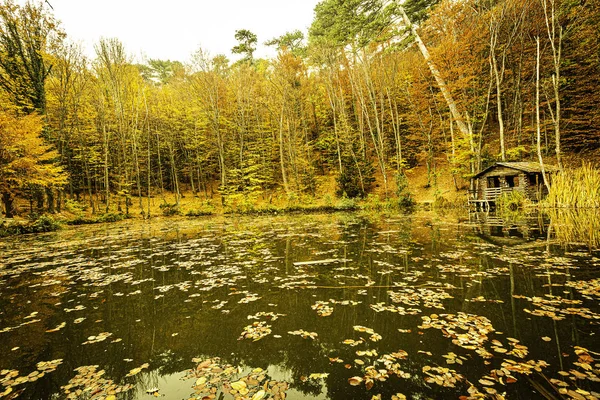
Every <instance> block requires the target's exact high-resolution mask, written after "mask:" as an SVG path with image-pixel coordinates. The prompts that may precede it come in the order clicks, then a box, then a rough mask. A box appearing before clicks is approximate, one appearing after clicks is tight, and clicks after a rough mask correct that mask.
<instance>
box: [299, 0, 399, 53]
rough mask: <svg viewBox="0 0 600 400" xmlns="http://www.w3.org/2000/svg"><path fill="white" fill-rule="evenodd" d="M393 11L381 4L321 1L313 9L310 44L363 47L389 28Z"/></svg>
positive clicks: (375, 0) (369, 0)
mask: <svg viewBox="0 0 600 400" xmlns="http://www.w3.org/2000/svg"><path fill="white" fill-rule="evenodd" d="M394 10H395V5H394V3H393V2H392V3H390V4H389V5H386V4H385V2H384V1H382V0H324V1H322V2H320V3H319V4H317V6H316V7H315V18H314V20H313V23H312V25H311V27H310V30H309V38H310V41H311V43H328V44H332V45H334V46H345V45H347V44H353V45H356V46H358V47H364V46H366V45H367V44H369V43H371V42H373V41H374V40H376V39H378V38H379V37H380V35H381V34H382V33H383V32H384V31H385V30H386V29H387V28H389V27H390V26H391V25H392V21H393V18H394V14H395V12H394Z"/></svg>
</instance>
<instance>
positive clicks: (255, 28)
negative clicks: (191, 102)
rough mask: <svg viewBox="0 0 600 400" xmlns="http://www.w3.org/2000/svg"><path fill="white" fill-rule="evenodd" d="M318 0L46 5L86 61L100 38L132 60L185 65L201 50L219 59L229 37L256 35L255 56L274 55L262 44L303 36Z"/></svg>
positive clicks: (58, 1) (86, 0) (95, 0)
mask: <svg viewBox="0 0 600 400" xmlns="http://www.w3.org/2000/svg"><path fill="white" fill-rule="evenodd" d="M318 2H319V0H221V1H219V0H196V1H193V0H168V1H159V0H49V3H50V4H51V5H52V7H53V8H54V15H55V17H56V18H57V19H58V20H60V21H61V22H62V27H63V29H64V30H65V31H66V33H67V35H68V37H69V38H70V39H71V40H73V41H75V42H80V43H82V45H83V48H84V51H85V53H86V55H87V56H88V57H93V55H94V44H95V43H97V42H98V40H99V39H100V38H101V37H106V38H110V37H116V38H119V39H120V40H121V42H123V44H124V45H125V48H126V49H127V51H128V52H129V53H130V54H131V55H133V56H135V57H136V58H137V60H138V61H141V60H142V58H143V57H147V58H158V59H170V60H178V61H183V62H185V61H187V60H188V59H189V57H190V55H191V54H192V53H194V52H195V51H196V50H198V48H200V47H202V48H203V49H204V50H207V51H208V52H209V53H210V54H211V55H213V56H214V55H217V54H225V55H226V56H227V57H229V58H230V59H234V57H232V56H231V51H230V50H231V48H232V47H233V46H235V45H236V44H237V42H236V40H235V38H234V34H235V31H236V30H238V29H248V30H250V31H252V32H253V33H255V34H256V35H257V36H258V42H259V46H258V50H257V52H256V53H255V57H267V56H272V55H274V50H271V49H270V48H267V47H265V46H263V45H262V44H263V43H264V42H265V41H267V40H269V39H272V38H273V37H277V36H281V35H282V34H284V33H286V32H289V31H293V30H296V29H300V30H302V31H303V32H304V33H305V34H306V32H307V29H308V27H309V26H310V24H311V22H312V19H313V10H314V8H315V5H317V3H318Z"/></svg>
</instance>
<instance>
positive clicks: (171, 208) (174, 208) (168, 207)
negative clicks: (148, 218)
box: [159, 203, 181, 217]
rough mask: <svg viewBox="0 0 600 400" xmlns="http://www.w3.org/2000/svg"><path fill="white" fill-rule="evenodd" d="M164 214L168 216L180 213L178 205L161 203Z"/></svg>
mask: <svg viewBox="0 0 600 400" xmlns="http://www.w3.org/2000/svg"><path fill="white" fill-rule="evenodd" d="M159 207H160V209H161V210H162V213H163V215H164V216H167V217H170V216H172V215H181V211H180V210H179V205H178V204H177V203H173V204H171V203H162V204H161V205H160V206H159Z"/></svg>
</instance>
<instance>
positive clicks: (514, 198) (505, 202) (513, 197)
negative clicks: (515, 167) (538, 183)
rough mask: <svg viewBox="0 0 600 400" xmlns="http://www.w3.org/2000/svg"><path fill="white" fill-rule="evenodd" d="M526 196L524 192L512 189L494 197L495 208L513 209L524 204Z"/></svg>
mask: <svg viewBox="0 0 600 400" xmlns="http://www.w3.org/2000/svg"><path fill="white" fill-rule="evenodd" d="M526 202H527V196H525V193H523V192H521V191H518V190H513V191H512V192H508V193H503V194H502V195H500V196H499V197H498V198H497V199H496V208H497V209H498V210H510V211H515V210H518V209H520V208H523V207H524V206H525V203H526Z"/></svg>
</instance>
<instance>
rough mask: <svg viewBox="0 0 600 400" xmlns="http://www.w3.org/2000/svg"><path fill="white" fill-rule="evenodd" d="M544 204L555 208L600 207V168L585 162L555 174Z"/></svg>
mask: <svg viewBox="0 0 600 400" xmlns="http://www.w3.org/2000/svg"><path fill="white" fill-rule="evenodd" d="M542 205H543V206H545V207H553V208H565V207H569V208H598V207H600V170H597V169H595V168H593V167H592V166H591V165H590V164H584V165H583V166H581V167H580V168H577V169H570V170H565V171H564V172H561V173H558V174H556V175H554V176H553V177H552V183H551V185H550V191H549V193H548V196H547V197H546V199H545V201H544V202H543V204H542Z"/></svg>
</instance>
